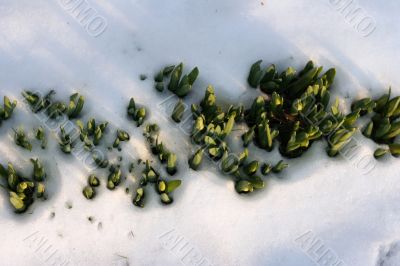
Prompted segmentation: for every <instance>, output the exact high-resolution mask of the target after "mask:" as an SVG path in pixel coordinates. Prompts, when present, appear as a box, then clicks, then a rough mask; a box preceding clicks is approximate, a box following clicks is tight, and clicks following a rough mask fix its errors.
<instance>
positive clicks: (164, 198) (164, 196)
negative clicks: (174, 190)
mask: <svg viewBox="0 0 400 266" xmlns="http://www.w3.org/2000/svg"><path fill="white" fill-rule="evenodd" d="M160 199H161V202H162V203H163V204H165V205H168V204H171V203H172V202H173V199H172V197H171V196H169V195H168V194H167V193H161V194H160Z"/></svg>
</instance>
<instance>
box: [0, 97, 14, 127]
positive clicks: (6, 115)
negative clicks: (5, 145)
mask: <svg viewBox="0 0 400 266" xmlns="http://www.w3.org/2000/svg"><path fill="white" fill-rule="evenodd" d="M16 106H17V101H13V102H11V101H10V99H9V98H8V97H7V96H4V103H3V107H1V106H0V126H1V124H2V122H3V121H6V120H8V119H10V117H11V115H12V114H13V112H14V109H15V107H16Z"/></svg>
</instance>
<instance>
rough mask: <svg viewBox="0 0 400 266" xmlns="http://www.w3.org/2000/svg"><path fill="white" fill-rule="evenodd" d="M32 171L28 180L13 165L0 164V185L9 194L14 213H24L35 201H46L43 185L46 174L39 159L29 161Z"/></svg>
mask: <svg viewBox="0 0 400 266" xmlns="http://www.w3.org/2000/svg"><path fill="white" fill-rule="evenodd" d="M31 162H32V164H33V171H32V175H31V177H30V178H27V177H24V176H23V175H21V174H20V173H18V172H17V171H16V170H15V168H14V166H13V164H11V163H8V165H7V167H4V166H3V165H1V164H0V176H1V177H2V178H3V180H2V181H3V182H2V183H3V184H0V186H2V187H3V188H4V189H5V190H7V192H8V194H9V201H10V203H11V206H12V207H13V209H14V211H15V212H16V213H23V212H25V211H26V210H27V209H28V208H29V206H30V205H32V203H33V202H34V201H35V199H39V198H41V199H46V194H45V184H44V181H45V179H46V172H45V169H44V167H43V165H42V163H41V162H40V161H39V159H31ZM4 183H5V184H4Z"/></svg>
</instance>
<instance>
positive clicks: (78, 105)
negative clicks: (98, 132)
mask: <svg viewBox="0 0 400 266" xmlns="http://www.w3.org/2000/svg"><path fill="white" fill-rule="evenodd" d="M69 99H70V102H69V106H68V109H67V115H68V117H69V118H70V119H71V118H76V117H78V116H79V114H80V113H81V111H82V109H83V105H84V104H85V98H84V97H83V96H81V95H79V93H75V94H72V95H71V97H70V98H69ZM61 109H62V108H61Z"/></svg>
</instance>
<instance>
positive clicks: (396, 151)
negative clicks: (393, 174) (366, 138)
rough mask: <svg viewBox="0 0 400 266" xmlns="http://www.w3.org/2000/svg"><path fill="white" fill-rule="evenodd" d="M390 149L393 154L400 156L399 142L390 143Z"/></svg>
mask: <svg viewBox="0 0 400 266" xmlns="http://www.w3.org/2000/svg"><path fill="white" fill-rule="evenodd" d="M389 150H390V153H391V154H392V156H394V157H399V156H400V144H399V143H393V144H389Z"/></svg>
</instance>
